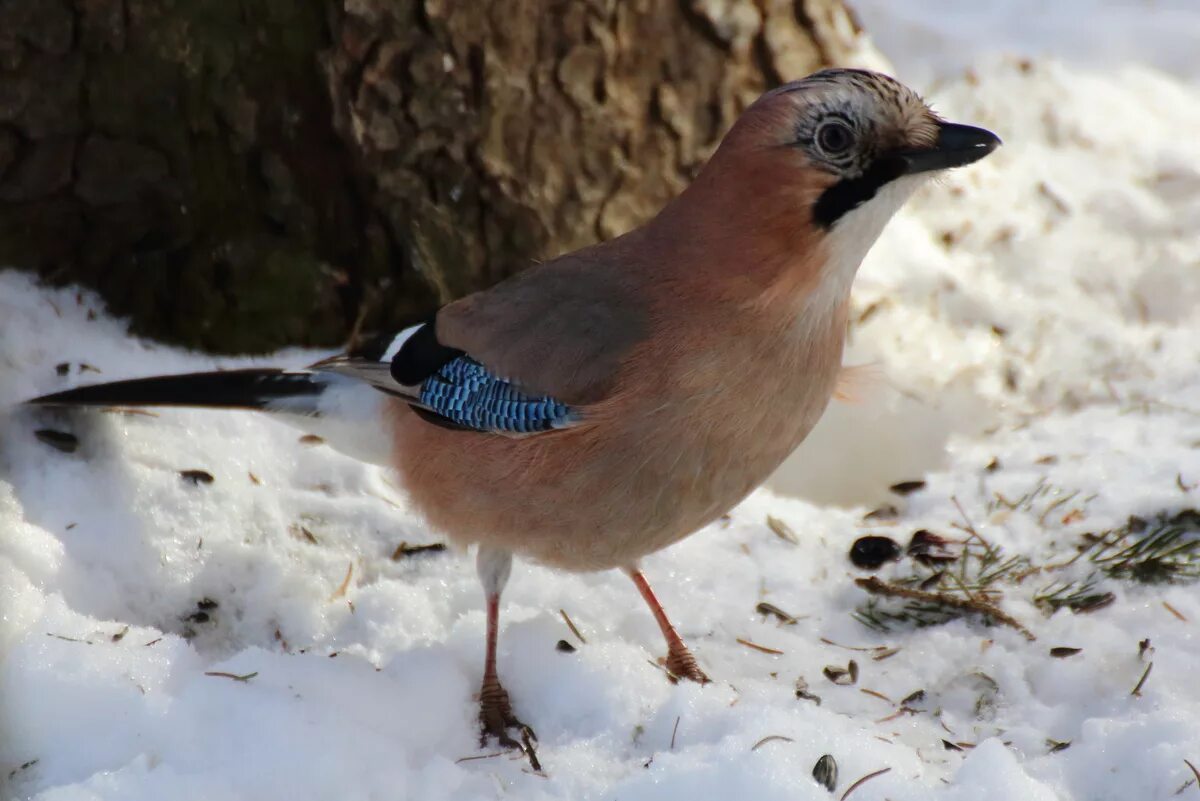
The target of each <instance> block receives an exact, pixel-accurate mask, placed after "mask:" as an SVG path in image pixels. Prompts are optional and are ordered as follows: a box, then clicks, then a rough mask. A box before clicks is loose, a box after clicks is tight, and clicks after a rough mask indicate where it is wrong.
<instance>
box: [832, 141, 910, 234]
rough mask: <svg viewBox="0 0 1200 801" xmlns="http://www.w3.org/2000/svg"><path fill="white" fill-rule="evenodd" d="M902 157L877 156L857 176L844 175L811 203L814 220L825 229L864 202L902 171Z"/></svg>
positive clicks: (903, 165) (902, 173) (903, 167)
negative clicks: (846, 176)
mask: <svg viewBox="0 0 1200 801" xmlns="http://www.w3.org/2000/svg"><path fill="white" fill-rule="evenodd" d="M904 169H905V163H904V159H902V158H899V157H895V156H892V157H884V158H880V159H876V160H875V162H874V163H873V164H872V165H871V166H870V167H869V168H867V170H866V172H864V173H863V174H862V175H860V176H858V177H857V178H843V179H842V180H840V181H838V182H837V183H836V184H834V185H833V186H831V187H829V188H828V189H826V190H825V191H824V192H822V193H821V196H820V197H819V198H817V202H816V203H815V204H814V205H813V223H815V224H816V225H817V226H819V227H821V228H824V229H826V230H828V229H829V228H832V227H833V224H834V223H835V222H837V221H838V220H840V219H841V218H842V216H843V215H844V214H846V213H847V212H850V211H853V210H854V209H856V208H858V207H859V206H861V205H862V204H864V203H866V202H867V201H868V200H870V199H871V198H873V197H875V194H876V193H877V192H878V191H879V190H880V189H882V188H883V187H884V186H885V185H886V184H889V183H891V182H892V181H894V180H896V179H897V178H899V177H900V176H901V175H904Z"/></svg>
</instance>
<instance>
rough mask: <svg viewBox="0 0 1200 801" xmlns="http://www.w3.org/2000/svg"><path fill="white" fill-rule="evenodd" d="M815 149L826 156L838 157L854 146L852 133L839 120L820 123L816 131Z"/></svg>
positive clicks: (848, 127)
mask: <svg viewBox="0 0 1200 801" xmlns="http://www.w3.org/2000/svg"><path fill="white" fill-rule="evenodd" d="M816 139H817V147H818V148H820V149H821V152H822V153H824V154H825V155H826V156H840V155H842V154H843V153H845V152H846V151H847V150H849V149H850V146H851V145H853V144H854V132H853V131H851V130H850V126H848V125H846V123H844V122H842V121H840V120H829V121H828V122H824V123H821V127H820V128H818V129H817V137H816Z"/></svg>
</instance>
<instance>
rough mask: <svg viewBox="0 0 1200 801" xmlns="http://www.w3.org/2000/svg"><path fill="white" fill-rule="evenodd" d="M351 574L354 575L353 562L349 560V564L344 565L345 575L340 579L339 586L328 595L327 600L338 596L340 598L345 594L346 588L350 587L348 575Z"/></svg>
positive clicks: (332, 599)
mask: <svg viewBox="0 0 1200 801" xmlns="http://www.w3.org/2000/svg"><path fill="white" fill-rule="evenodd" d="M353 575H354V563H353V562H351V563H350V564H349V565H347V566H346V577H345V578H344V579H342V584H341V586H340V587H338V588H337V589H336V590H334V592H333V595H331V596H329V600H331V601H336V600H337V599H338V598H341V597H343V596H344V595H345V594H346V590H348V589H349V588H350V577H351V576H353Z"/></svg>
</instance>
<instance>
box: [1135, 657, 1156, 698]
mask: <svg viewBox="0 0 1200 801" xmlns="http://www.w3.org/2000/svg"><path fill="white" fill-rule="evenodd" d="M1153 669H1154V663H1153V662H1151V663H1150V664H1148V665H1146V670H1145V671H1144V672H1143V673H1142V677H1141V678H1140V679H1138V683H1137V684H1135V685H1134V687H1133V689H1132V690H1130V692H1129V694H1130V695H1132V696H1133V697H1134V698H1141V697H1142V687H1144V686H1146V679H1148V678H1150V671H1151V670H1153Z"/></svg>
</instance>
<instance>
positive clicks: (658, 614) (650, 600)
mask: <svg viewBox="0 0 1200 801" xmlns="http://www.w3.org/2000/svg"><path fill="white" fill-rule="evenodd" d="M627 572H628V573H629V577H630V578H631V579H633V583H634V585H636V586H637V588H638V592H640V593H641V594H642V597H643V598H645V599H646V603H647V604H649V606H650V611H651V612H653V613H654V619H655V620H656V621H658V627H659V628H660V629H662V633H663V637H665V638H666V640H667V661H666V667H667V671H668V672H669V673H670V674H671V681H673V682H674V681H678V680H679V679H690V680H691V681H694V682H697V683H698V684H708V682H709V678H708V676H706V675H704V671H703V670H701V669H700V666H699V665H698V664H696V657H694V656H692V652H691V651H689V650H688V647H687V646H686V645H684V643H683V639H682V638H681V637H680V636H679V632H677V631H675V627H674V626H672V625H671V621H670V620H669V619H668V618H667V613H666V612H665V611H663V608H662V604H660V603H659V602H658V598H655V597H654V590H652V589H650V583H649V582H647V581H646V577H645V576H643V575H642V571H640V570H635V569H630V570H628V571H627Z"/></svg>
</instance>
